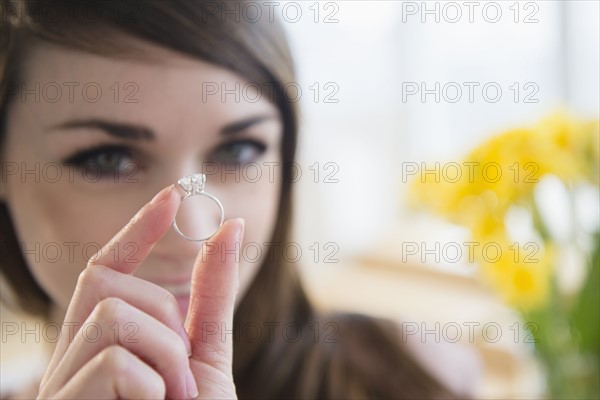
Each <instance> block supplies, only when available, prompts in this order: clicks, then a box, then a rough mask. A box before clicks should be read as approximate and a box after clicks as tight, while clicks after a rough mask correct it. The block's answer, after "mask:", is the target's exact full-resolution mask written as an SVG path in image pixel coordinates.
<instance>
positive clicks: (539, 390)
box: [282, 1, 600, 398]
mask: <svg viewBox="0 0 600 400" xmlns="http://www.w3.org/2000/svg"><path fill="white" fill-rule="evenodd" d="M292 3H293V2H292ZM467 3H468V2H448V1H441V2H438V1H427V2H410V1H341V2H327V1H323V2H318V3H317V2H299V3H294V4H293V5H290V6H289V7H288V9H287V11H288V12H287V18H284V20H285V26H286V28H287V31H288V33H289V35H290V39H291V42H292V45H293V51H294V55H295V58H296V62H297V65H298V83H299V86H300V87H301V89H302V90H303V92H302V94H303V95H302V97H301V99H300V104H301V107H302V110H303V119H302V130H301V136H300V148H299V162H300V164H301V166H302V167H303V172H304V173H305V176H306V174H307V173H308V174H310V177H306V178H304V176H303V179H300V180H299V182H298V185H297V187H296V198H297V201H296V203H295V204H296V232H295V237H296V240H298V241H299V242H300V243H302V245H303V248H308V247H309V246H315V243H316V244H317V246H318V247H319V248H320V251H321V254H319V256H318V257H315V258H316V261H318V262H317V263H314V264H313V263H304V264H305V265H303V266H302V267H303V272H304V274H305V277H306V279H307V281H308V283H309V285H308V286H309V288H310V290H311V292H312V294H313V296H314V297H315V298H316V299H318V301H319V302H320V304H321V305H322V306H323V307H324V308H345V309H350V310H360V311H364V312H369V313H372V314H378V315H381V316H385V317H390V318H394V319H396V320H397V321H400V322H401V323H405V324H408V325H410V324H411V323H416V324H417V325H418V327H419V328H422V329H431V330H432V331H436V330H437V332H438V333H440V330H441V329H443V327H444V326H454V325H453V324H454V323H457V324H458V325H459V326H461V327H462V329H463V331H462V333H463V335H462V337H461V338H460V342H461V343H463V344H465V345H466V346H468V347H470V348H472V349H475V351H476V352H477V354H478V355H479V356H480V359H481V362H482V368H481V369H482V377H481V380H480V382H479V384H478V396H479V397H482V398H536V397H543V396H544V395H545V394H544V393H547V391H548V388H547V386H548V383H547V380H548V378H547V377H546V375H547V374H546V372H545V371H544V368H543V365H541V363H540V361H539V357H537V356H536V352H535V346H534V343H532V342H533V340H527V339H528V338H527V334H526V333H525V335H521V336H520V337H517V336H518V335H515V333H517V330H518V329H522V328H523V327H524V325H525V324H526V323H527V322H529V319H527V320H526V319H525V318H526V317H525V315H526V314H523V313H522V312H520V311H519V310H516V309H515V308H514V307H512V306H511V305H510V304H506V302H504V301H503V300H502V298H500V297H499V296H496V295H495V293H494V292H493V291H492V290H490V288H488V287H487V286H486V285H483V284H481V282H480V280H479V279H477V277H478V274H477V265H476V263H470V262H468V260H465V257H462V258H461V259H460V260H459V261H458V262H456V261H454V260H453V262H448V261H447V258H446V259H445V258H444V257H439V250H438V254H437V256H438V259H436V257H435V256H436V254H435V253H436V252H435V251H433V252H432V253H433V254H430V255H429V256H427V255H426V254H425V255H423V251H422V250H423V249H424V248H429V249H435V244H436V243H437V244H438V245H439V244H441V245H442V246H443V245H444V244H445V243H463V242H464V241H465V240H468V238H469V232H468V230H467V229H465V228H464V227H461V226H458V225H457V224H453V223H449V222H448V221H447V220H446V219H445V218H441V217H435V216H433V215H432V214H431V213H423V212H416V211H414V210H413V209H412V208H411V207H409V205H408V202H407V200H406V199H407V197H409V196H408V192H409V191H410V190H411V189H410V178H414V175H413V176H411V175H410V174H409V172H410V171H411V170H410V168H412V167H414V166H415V165H416V166H417V168H419V167H421V166H422V164H421V163H423V162H427V163H435V162H442V163H443V162H450V161H460V160H461V159H462V158H463V157H464V156H465V155H466V154H467V153H468V152H470V151H471V150H472V149H474V148H475V147H477V146H479V145H480V144H482V143H484V142H485V141H486V140H488V139H489V138H491V137H493V136H494V135H498V134H500V133H502V132H504V131H506V130H510V129H513V128H519V127H526V126H531V125H532V124H536V123H537V122H538V121H539V120H541V119H543V118H544V117H546V116H547V115H549V114H551V113H554V112H557V111H566V112H568V113H569V114H570V115H573V116H575V118H581V119H584V120H585V119H596V120H597V119H598V117H599V113H600V111H599V109H600V102H599V93H600V83H599V76H600V55H599V51H600V50H599V49H600V39H599V36H600V29H599V26H600V10H599V2H597V1H536V2H530V1H518V2H517V1H514V2H513V1H501V2H489V1H484V2H473V3H472V4H471V5H469V4H467ZM282 4H284V3H282ZM296 4H299V5H300V7H296ZM283 8H284V7H282V9H283ZM296 9H301V16H302V17H301V18H297V13H296ZM436 85H439V86H436ZM592 137H593V141H594V145H595V146H597V143H598V141H599V140H600V138H599V137H598V134H597V133H594V134H593V135H592ZM428 165H431V164H428ZM595 168H596V170H598V168H600V167H598V166H597V164H595ZM315 170H319V172H320V175H319V176H317V175H315ZM505 172H506V171H505ZM328 178H329V179H328ZM586 193H587V194H586V195H585V196H582V199H583V200H581V202H580V203H578V204H580V211H581V213H582V214H583V217H581V218H580V219H583V220H586V221H587V222H589V224H588V225H589V229H588V231H590V232H592V231H594V230H597V227H598V215H599V207H600V206H599V200H598V194H597V193H598V192H597V188H596V189H593V190H589V191H587V192H586ZM547 197H548V198H552V199H553V200H552V201H550V204H549V209H550V210H551V211H550V212H549V214H551V216H550V217H549V221H547V223H548V225H552V226H554V227H555V231H557V232H559V233H560V232H561V231H562V232H565V231H567V230H568V229H567V228H568V227H567V225H568V218H567V221H566V222H565V218H564V217H563V215H562V214H561V213H560V212H557V208H560V206H561V204H556V202H558V203H560V196H554V195H552V194H551V195H550V196H547ZM517 219H518V217H517ZM559 236H560V234H559ZM563 236H564V235H563ZM407 243H416V244H418V245H420V247H421V248H420V250H421V251H419V252H417V253H416V254H412V253H414V251H411V252H410V254H409V253H408V252H407V251H406V250H407V247H406V245H407ZM423 244H424V246H423ZM596 247H597V244H596ZM310 255H311V256H313V255H314V252H311V253H310ZM327 255H329V256H331V257H330V258H329V259H327V257H326V256H327ZM575 258H577V257H575ZM582 258H583V257H579V263H580V264H582V263H583V264H585V261H582ZM596 262H597V261H596ZM578 268H579V269H580V270H581V269H582V268H583V267H582V266H581V265H580V266H579V267H578ZM567 275H568V274H567ZM580 275H581V274H580ZM560 279H562V278H560ZM565 279H566V278H565ZM581 279H585V278H581ZM597 308H598V303H597V301H596V304H595V306H594V307H593V310H597ZM594 312H595V311H594ZM527 318H528V317H527ZM595 321H596V325H597V319H596V320H595ZM436 323H439V324H441V325H437V328H436ZM469 323H473V324H479V325H477V327H478V336H477V335H476V338H475V339H472V340H471V339H470V338H469V337H468V335H467V331H468V330H467V326H468V324H469ZM422 324H424V325H422ZM448 324H450V325H448ZM485 324H491V325H489V326H492V325H494V324H498V326H500V327H501V334H500V335H499V337H498V340H497V341H494V340H492V339H494V338H490V337H483V338H482V332H481V328H482V327H484V326H486V325H485ZM411 326H413V327H414V325H411ZM474 326H475V325H474ZM489 326H488V327H489ZM494 326H495V325H494ZM549 330H550V331H552V329H549ZM596 330H597V329H596ZM524 332H526V331H524ZM419 333H422V332H419ZM522 333H523V332H522ZM557 334H558V333H557ZM434 336H435V335H429V337H427V340H428V341H435V340H436V338H435V337H434ZM550 336H551V334H550ZM419 337H420V336H419ZM529 339H531V338H529ZM438 340H439V341H441V342H443V341H444V337H443V335H442V338H441V340H440V339H439V338H438ZM597 362H598V360H597V359H595V360H593V361H592V363H594V364H595V365H597ZM596 371H597V370H596ZM597 378H598V376H597V375H596V379H597ZM546 395H547V394H546Z"/></svg>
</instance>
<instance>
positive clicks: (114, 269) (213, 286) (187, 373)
mask: <svg viewBox="0 0 600 400" xmlns="http://www.w3.org/2000/svg"><path fill="white" fill-rule="evenodd" d="M172 189H173V186H170V187H168V188H165V189H163V190H162V191H161V192H160V193H158V194H157V195H156V196H155V198H154V199H153V200H152V201H151V202H149V203H148V204H146V205H145V206H144V207H143V208H142V209H141V210H140V211H139V212H138V213H137V214H136V215H135V216H134V217H133V218H132V219H131V220H130V221H129V223H128V224H127V225H126V226H125V227H124V228H123V229H122V230H121V231H120V232H119V233H117V234H116V235H115V236H114V237H113V239H111V240H110V241H109V243H107V244H106V245H105V246H104V247H103V248H102V250H100V252H99V253H98V254H97V255H95V256H94V257H92V258H91V259H90V262H88V265H87V267H86V269H85V270H84V271H83V272H82V273H81V275H80V277H79V280H78V282H77V286H76V288H75V292H74V295H73V297H72V299H71V303H70V304H69V307H68V310H67V313H66V317H65V322H64V323H63V327H62V332H61V336H60V339H59V341H58V343H57V345H56V348H55V351H54V354H53V356H52V358H51V360H50V364H49V366H48V369H47V370H46V373H45V375H44V377H43V379H42V383H41V385H40V391H39V397H40V398H48V397H52V398H77V399H82V398H106V399H117V398H140V399H147V398H153V399H155V398H165V396H166V397H169V398H178V399H179V398H194V397H197V396H198V395H199V396H200V397H202V398H216V397H220V398H223V397H226V398H235V397H236V393H235V385H234V383H233V376H232V370H231V364H232V352H233V350H232V348H233V346H232V341H221V335H210V336H209V335H206V337H203V333H202V330H203V328H204V327H205V325H206V324H207V323H209V324H211V325H213V326H214V324H216V326H219V327H220V326H221V323H223V324H225V326H227V327H231V325H232V321H233V306H234V301H235V296H236V293H237V288H238V265H237V264H238V263H237V260H238V257H234V256H232V254H228V255H227V256H223V257H221V253H220V252H219V251H211V252H206V251H205V249H206V247H204V246H203V249H202V251H201V252H200V253H199V255H198V257H197V258H196V261H195V265H194V270H193V275H192V289H191V299H190V308H189V312H188V317H187V320H186V321H185V324H184V322H183V318H182V316H181V313H180V311H179V307H178V305H177V301H176V300H175V298H174V297H173V295H172V294H171V293H169V292H168V291H167V290H165V289H163V288H161V287H160V286H157V285H155V284H153V283H150V282H147V281H145V280H142V279H140V278H137V277H134V276H132V274H133V272H134V271H135V269H136V268H137V267H138V266H139V264H140V263H141V262H142V261H143V260H144V259H145V258H146V256H147V255H148V254H149V253H150V251H151V250H152V248H153V247H154V244H155V243H156V242H157V241H158V240H159V239H160V238H161V237H162V236H163V235H164V234H165V233H166V232H167V231H168V229H170V227H171V221H172V220H173V217H174V216H175V214H176V212H177V209H178V207H179V204H180V196H179V195H178V194H177V193H176V191H175V190H172ZM242 235H243V221H241V220H229V221H226V222H225V224H223V226H222V227H221V229H220V230H219V231H218V232H217V233H216V234H215V236H213V238H212V239H211V241H210V242H212V244H213V245H214V246H215V247H214V248H217V249H221V248H228V249H231V248H235V246H236V244H235V243H236V242H239V243H241V240H242ZM132 242H133V243H136V244H137V249H138V251H137V253H136V254H135V256H136V260H135V262H132V261H131V260H126V259H125V256H126V255H128V254H129V253H130V251H127V248H126V246H127V245H128V244H131V243H132ZM115 246H118V247H119V248H120V250H122V251H118V252H115V251H114V249H115ZM111 249H112V250H111ZM115 254H117V255H121V254H122V255H124V256H123V257H121V258H117V259H115V256H114V255H115ZM92 324H94V326H96V327H98V329H97V332H101V333H102V334H101V335H99V337H97V338H96V337H94V338H93V340H90V339H89V337H88V336H86V335H85V334H83V332H81V331H79V328H81V327H82V326H84V327H86V326H91V325H92ZM126 324H130V325H128V326H130V327H134V328H137V335H136V338H135V339H134V340H127V335H126V334H123V332H121V331H122V329H123V328H124V327H125V326H126ZM115 327H117V330H116V331H115ZM111 328H112V329H111ZM91 331H94V330H93V329H92V330H91ZM188 333H189V335H188ZM90 336H93V334H92V335H90ZM188 336H189V337H188ZM86 338H87V339H86Z"/></svg>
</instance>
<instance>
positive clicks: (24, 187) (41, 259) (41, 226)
mask: <svg viewBox="0 0 600 400" xmlns="http://www.w3.org/2000/svg"><path fill="white" fill-rule="evenodd" d="M13 183H16V184H13V185H11V188H10V189H11V190H10V195H9V197H8V199H7V200H8V204H9V208H10V210H11V214H12V218H13V224H14V226H15V229H16V232H17V235H18V238H19V242H20V243H21V249H22V252H23V254H24V256H25V259H26V261H27V264H28V266H29V268H30V270H31V272H32V273H33V275H34V277H35V278H36V280H37V281H38V283H39V284H40V286H41V287H42V288H43V289H44V290H45V291H46V293H47V294H48V295H49V296H50V297H51V298H52V300H53V301H54V303H56V304H57V305H59V306H61V307H63V308H64V307H67V305H68V303H69V301H70V299H71V296H72V294H73V290H74V288H75V285H76V283H77V278H78V276H79V273H80V272H81V271H82V270H83V269H84V267H85V265H86V263H87V260H88V259H89V258H90V257H91V256H93V255H94V254H95V253H96V252H97V251H98V250H99V249H100V248H101V247H102V246H103V245H104V244H105V243H106V242H107V241H108V240H109V239H110V238H111V237H112V236H113V235H114V233H115V232H116V231H118V230H119V229H120V227H121V226H122V225H124V224H125V223H126V222H127V221H128V219H129V218H130V217H131V215H133V214H132V213H131V212H130V211H129V210H128V207H123V204H120V206H115V205H110V204H106V203H107V202H106V200H104V201H100V199H90V198H88V197H84V196H82V195H81V194H80V193H78V192H76V191H74V190H72V186H70V185H68V184H62V183H60V182H59V183H47V182H46V183H44V182H40V183H35V182H31V183H28V182H25V183H22V182H13ZM124 208H125V210H123V209H124ZM107 209H111V210H112V211H111V212H105V211H104V210H107ZM115 210H121V211H117V212H115Z"/></svg>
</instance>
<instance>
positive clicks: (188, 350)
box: [179, 326, 192, 357]
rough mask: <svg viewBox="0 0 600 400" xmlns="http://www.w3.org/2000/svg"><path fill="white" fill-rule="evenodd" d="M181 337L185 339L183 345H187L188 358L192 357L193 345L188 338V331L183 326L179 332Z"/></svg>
mask: <svg viewBox="0 0 600 400" xmlns="http://www.w3.org/2000/svg"><path fill="white" fill-rule="evenodd" d="M179 336H181V339H183V343H184V344H185V348H186V350H187V353H188V357H189V356H191V355H192V343H191V342H190V338H189V337H188V334H187V331H186V330H185V328H184V327H183V326H182V327H181V331H180V332H179Z"/></svg>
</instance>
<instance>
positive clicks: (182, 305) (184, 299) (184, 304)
mask: <svg viewBox="0 0 600 400" xmlns="http://www.w3.org/2000/svg"><path fill="white" fill-rule="evenodd" d="M175 300H177V304H178V305H179V311H180V312H181V315H183V317H184V318H185V317H186V315H187V312H188V308H189V306H190V294H189V293H188V294H187V295H178V296H175Z"/></svg>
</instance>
